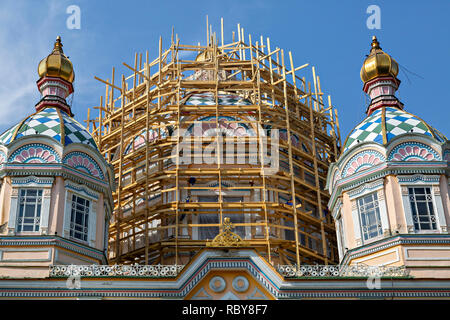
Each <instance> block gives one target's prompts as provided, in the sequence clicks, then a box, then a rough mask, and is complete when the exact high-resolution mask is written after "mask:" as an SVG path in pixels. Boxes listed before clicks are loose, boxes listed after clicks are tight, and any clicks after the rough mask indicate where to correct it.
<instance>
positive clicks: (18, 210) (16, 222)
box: [15, 187, 44, 235]
mask: <svg viewBox="0 0 450 320" xmlns="http://www.w3.org/2000/svg"><path fill="white" fill-rule="evenodd" d="M30 190H35V191H36V198H38V197H40V198H41V199H40V203H39V205H40V209H39V217H38V218H39V222H38V223H36V222H34V224H33V229H35V228H36V225H37V227H38V230H33V231H24V230H23V226H24V223H23V222H22V223H20V222H19V219H20V218H24V217H25V212H24V215H23V216H22V217H21V215H20V208H21V197H23V196H22V192H23V191H25V195H24V196H25V197H26V196H27V194H26V193H28V191H30ZM39 191H40V195H38V193H39ZM17 192H18V193H17V213H16V217H15V219H16V221H15V233H16V234H18V235H27V234H40V233H41V231H42V227H41V223H42V220H43V211H44V210H43V206H44V188H39V187H28V188H18V189H17ZM25 201H26V200H25ZM36 204H37V203H36ZM24 210H25V206H24ZM36 213H37V208H36V206H35V208H34V219H36V218H37V217H36ZM20 227H22V230H20V231H19V228H20Z"/></svg>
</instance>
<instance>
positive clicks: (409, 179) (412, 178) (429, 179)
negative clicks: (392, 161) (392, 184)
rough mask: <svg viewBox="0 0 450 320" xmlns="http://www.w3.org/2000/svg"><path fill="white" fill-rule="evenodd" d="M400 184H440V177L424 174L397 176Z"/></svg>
mask: <svg viewBox="0 0 450 320" xmlns="http://www.w3.org/2000/svg"><path fill="white" fill-rule="evenodd" d="M397 179H398V183H399V184H416V183H421V184H422V183H424V184H439V180H440V177H439V176H437V175H424V174H414V175H399V176H397Z"/></svg>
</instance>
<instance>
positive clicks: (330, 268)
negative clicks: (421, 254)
mask: <svg viewBox="0 0 450 320" xmlns="http://www.w3.org/2000/svg"><path fill="white" fill-rule="evenodd" d="M277 271H278V272H279V273H280V274H281V275H282V276H283V277H285V278H293V277H295V278H299V277H314V278H323V277H339V278H342V277H365V278H367V277H374V276H377V277H408V276H409V270H408V269H406V267H405V266H398V267H397V266H389V267H387V266H368V265H365V264H356V265H309V266H308V265H301V266H300V267H297V266H290V265H284V266H283V265H278V267H277Z"/></svg>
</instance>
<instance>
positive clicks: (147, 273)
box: [50, 264, 409, 278]
mask: <svg viewBox="0 0 450 320" xmlns="http://www.w3.org/2000/svg"><path fill="white" fill-rule="evenodd" d="M183 268H184V265H160V264H159V265H140V264H133V265H117V264H116V265H95V264H94V265H52V266H50V277H71V276H80V277H146V278H170V277H172V278H173V277H176V276H177V275H178V274H179V273H180V272H181V270H182V269H183ZM277 271H278V272H279V273H280V274H281V275H282V276H283V277H285V278H301V277H312V278H325V277H364V278H368V277H379V278H382V277H408V276H409V270H407V269H406V268H405V267H404V266H400V267H385V266H367V265H350V266H347V265H345V266H340V265H302V266H300V267H299V268H297V267H296V266H295V265H294V266H289V265H278V266H277Z"/></svg>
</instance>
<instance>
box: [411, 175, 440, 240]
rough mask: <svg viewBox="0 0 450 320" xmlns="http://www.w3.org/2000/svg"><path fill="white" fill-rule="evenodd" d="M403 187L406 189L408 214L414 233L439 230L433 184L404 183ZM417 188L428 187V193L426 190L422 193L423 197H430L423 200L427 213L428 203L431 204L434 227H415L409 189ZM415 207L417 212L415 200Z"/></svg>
mask: <svg viewBox="0 0 450 320" xmlns="http://www.w3.org/2000/svg"><path fill="white" fill-rule="evenodd" d="M404 187H405V188H406V189H407V194H408V204H409V210H410V212H409V214H410V218H411V219H412V222H413V228H414V230H413V232H414V233H435V232H440V223H439V217H438V215H437V206H436V201H435V198H434V191H433V186H432V185H428V184H420V185H404ZM418 188H422V189H424V190H426V189H429V193H428V194H427V193H426V191H425V193H424V195H425V198H426V197H427V196H429V197H430V199H429V200H427V199H425V201H426V203H427V205H426V208H427V211H428V213H429V206H428V203H430V204H431V205H432V207H433V218H434V224H435V228H434V229H428V230H426V229H422V228H420V229H417V228H416V223H415V221H414V218H415V214H414V210H413V206H412V200H411V193H410V189H418ZM415 209H416V212H418V210H417V209H418V208H417V202H415ZM418 223H419V224H420V222H418ZM430 223H431V222H430Z"/></svg>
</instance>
